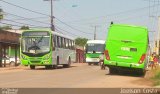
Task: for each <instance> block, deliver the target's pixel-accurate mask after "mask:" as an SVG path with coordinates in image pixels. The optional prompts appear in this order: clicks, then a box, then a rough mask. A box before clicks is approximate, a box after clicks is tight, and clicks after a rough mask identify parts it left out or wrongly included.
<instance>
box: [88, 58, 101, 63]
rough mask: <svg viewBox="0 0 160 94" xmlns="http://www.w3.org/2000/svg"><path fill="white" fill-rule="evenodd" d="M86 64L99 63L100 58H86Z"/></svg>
mask: <svg viewBox="0 0 160 94" xmlns="http://www.w3.org/2000/svg"><path fill="white" fill-rule="evenodd" d="M86 62H99V58H86Z"/></svg>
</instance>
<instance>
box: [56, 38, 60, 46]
mask: <svg viewBox="0 0 160 94" xmlns="http://www.w3.org/2000/svg"><path fill="white" fill-rule="evenodd" d="M57 47H60V42H59V36H57Z"/></svg>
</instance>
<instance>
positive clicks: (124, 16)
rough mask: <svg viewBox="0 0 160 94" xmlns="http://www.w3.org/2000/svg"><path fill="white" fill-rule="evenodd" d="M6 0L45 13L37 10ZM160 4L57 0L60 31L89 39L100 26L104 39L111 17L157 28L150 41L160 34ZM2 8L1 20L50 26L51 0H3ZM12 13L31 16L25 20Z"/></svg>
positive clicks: (100, 36) (147, 0)
mask: <svg viewBox="0 0 160 94" xmlns="http://www.w3.org/2000/svg"><path fill="white" fill-rule="evenodd" d="M3 1H5V2H9V3H11V4H14V5H18V6H21V7H23V8H26V9H29V10H33V11H36V12H39V13H42V14H45V15H42V14H38V13H33V12H30V11H27V10H24V9H21V8H18V7H15V6H13V5H10V4H7V3H5V2H3ZM159 4H160V3H159V0H54V1H53V15H54V17H55V19H54V24H55V28H56V31H57V32H60V33H63V34H65V35H69V36H72V37H74V38H76V37H84V38H88V39H93V37H94V36H93V35H94V31H95V26H96V27H97V28H96V39H103V40H105V39H106V36H107V32H108V27H109V25H110V22H111V21H113V22H114V23H117V24H130V25H139V26H145V27H147V28H148V29H149V31H155V32H150V33H149V35H150V42H153V40H154V38H157V36H156V35H157V30H158V27H157V26H158V16H159V12H160V9H159V8H160V6H159ZM0 8H2V9H3V11H4V12H6V13H5V17H4V20H2V21H1V22H4V23H7V24H13V25H18V26H22V25H31V27H50V17H49V15H50V8H51V7H50V1H49V0H48V1H47V0H0ZM11 14H14V15H18V16H22V17H25V18H30V19H31V20H28V19H25V20H24V19H23V18H21V17H16V16H13V15H11ZM32 20H34V21H32ZM35 20H36V21H35ZM37 21H39V22H37ZM17 22H18V23H17ZM40 22H41V23H40ZM42 22H43V23H42ZM0 25H2V24H0ZM13 27H14V28H16V29H17V28H19V27H17V26H13Z"/></svg>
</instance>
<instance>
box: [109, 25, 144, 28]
mask: <svg viewBox="0 0 160 94" xmlns="http://www.w3.org/2000/svg"><path fill="white" fill-rule="evenodd" d="M112 26H116V27H133V28H134V27H135V28H141V29H147V27H144V26H135V25H127V24H112V25H110V27H112Z"/></svg>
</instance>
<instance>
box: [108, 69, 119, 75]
mask: <svg viewBox="0 0 160 94" xmlns="http://www.w3.org/2000/svg"><path fill="white" fill-rule="evenodd" d="M115 73H117V70H116V69H115V68H109V74H115Z"/></svg>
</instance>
